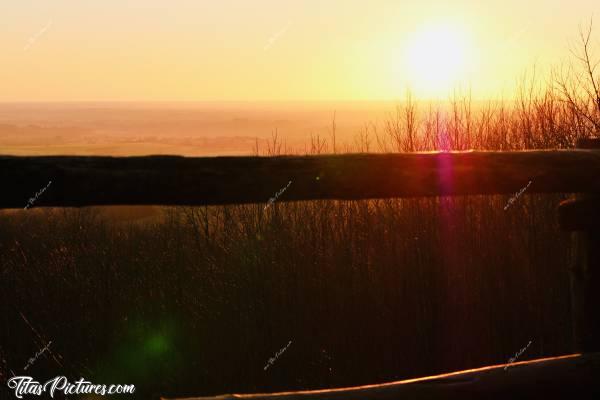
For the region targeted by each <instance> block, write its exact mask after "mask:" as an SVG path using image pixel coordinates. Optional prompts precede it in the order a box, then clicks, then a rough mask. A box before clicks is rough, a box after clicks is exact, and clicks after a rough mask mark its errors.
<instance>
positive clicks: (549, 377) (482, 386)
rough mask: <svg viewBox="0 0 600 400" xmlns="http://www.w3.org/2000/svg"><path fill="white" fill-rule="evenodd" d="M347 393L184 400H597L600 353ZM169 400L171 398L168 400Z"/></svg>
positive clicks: (360, 388)
mask: <svg viewBox="0 0 600 400" xmlns="http://www.w3.org/2000/svg"><path fill="white" fill-rule="evenodd" d="M504 367H505V365H497V366H491V367H484V368H479V369H474V370H468V371H461V372H455V373H451V374H444V375H437V376H431V377H427V378H420V379H410V380H405V381H399V382H391V383H385V384H379V385H368V386H360V387H353V388H344V389H330V390H315V391H300V392H286V393H272V394H264V393H263V394H244V395H238V394H235V395H222V396H214V397H193V398H186V399H179V400H234V399H238V400H257V399H265V400H299V399H302V400H317V399H318V400H365V399H369V400H384V399H385V400H389V399H395V400H400V399H410V400H419V399H429V400H436V399H440V400H441V399H444V400H447V399H461V400H462V399H492V400H494V399H502V400H506V399H515V398H519V399H520V398H523V399H562V398H571V397H573V396H576V397H577V398H578V399H597V398H599V397H598V396H599V395H600V379H598V377H600V353H593V354H586V355H580V354H574V355H568V356H562V357H554V358H546V359H539V360H532V361H524V362H517V363H513V364H511V365H510V366H509V367H508V368H507V369H506V370H505V368H504ZM165 400H166V398H165Z"/></svg>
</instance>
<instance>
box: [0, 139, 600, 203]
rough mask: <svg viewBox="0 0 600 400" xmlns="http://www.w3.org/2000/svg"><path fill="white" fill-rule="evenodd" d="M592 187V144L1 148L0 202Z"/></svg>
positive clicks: (597, 180) (599, 178)
mask: <svg viewBox="0 0 600 400" xmlns="http://www.w3.org/2000/svg"><path fill="white" fill-rule="evenodd" d="M530 180H531V181H532V184H531V185H530V186H529V187H528V189H527V191H526V194H528V193H548V192H567V193H570V192H587V193H600V151H598V150H560V151H525V152H450V153H407V154H345V155H322V156H289V157H207V158H186V157H177V156H148V157H76V156H48V157H14V156H0V182H1V185H2V196H0V208H23V207H25V206H26V205H27V202H28V199H29V198H30V197H32V196H34V195H35V194H36V192H38V191H40V189H41V188H44V187H46V186H47V185H48V182H49V181H52V184H51V185H50V186H49V187H48V189H47V190H46V191H44V193H43V194H41V195H40V196H39V198H38V199H37V200H36V201H35V204H34V207H39V206H62V207H65V206H67V207H68V206H90V205H127V204H131V205H136V204H138V205H143V204H155V205H160V204H162V205H205V204H234V203H238V204H242V203H266V202H267V201H268V200H269V198H271V197H273V196H274V194H275V193H277V192H278V191H279V190H280V189H281V188H283V187H285V186H287V185H288V184H289V182H290V181H291V182H292V183H291V184H289V188H288V189H287V190H286V191H285V192H284V193H282V195H281V197H280V198H279V199H278V201H290V200H312V199H368V198H390V197H419V196H445V195H468V194H501V193H511V194H512V193H515V192H517V191H519V190H520V189H521V188H522V187H524V186H525V185H527V183H528V182H529V181H530Z"/></svg>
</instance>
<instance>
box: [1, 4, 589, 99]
mask: <svg viewBox="0 0 600 400" xmlns="http://www.w3.org/2000/svg"><path fill="white" fill-rule="evenodd" d="M593 15H600V1H597V0H574V1H569V2H565V1H563V0H543V1H542V0H533V1H523V0H519V1H517V0H503V1H486V0H479V1H465V0H455V1H452V2H449V1H425V0H421V1H400V0H394V1H383V0H380V1H376V0H375V1H370V2H365V1H362V0H361V1H353V0H346V1H341V0H329V1H328V0H318V1H317V0H304V1H294V2H292V1H275V0H252V1H239V0H238V1H232V0H224V1H218V2H217V1H199V0H196V1H191V0H188V1H183V0H173V1H168V2H167V1H156V0H134V1H132V0H130V1H127V0H119V1H117V0H103V1H90V0H88V1H68V0H53V1H11V2H10V4H8V5H7V4H3V6H2V13H1V14H0V24H1V26H2V35H1V36H0V52H1V53H2V55H3V57H2V67H1V68H0V82H1V87H2V90H1V91H0V101H48V100H56V101H64V100H67V101H70V100H370V99H397V98H403V97H404V92H405V89H406V88H407V87H410V88H412V90H413V91H414V92H415V94H416V95H417V97H420V98H444V97H446V96H447V95H448V93H449V92H450V91H451V89H452V88H453V87H456V86H457V85H468V86H470V87H471V90H472V93H473V97H474V98H489V97H497V96H499V95H500V94H503V95H504V96H510V94H511V93H512V88H513V87H514V83H515V81H516V79H517V78H518V76H520V75H522V74H523V72H524V71H525V70H526V69H527V68H528V67H531V66H532V65H533V64H534V63H536V64H537V66H538V67H539V68H540V69H544V68H545V67H546V66H549V65H554V64H556V63H558V62H560V60H561V59H564V58H566V57H567V56H568V46H569V41H573V40H574V39H575V38H576V36H577V33H578V29H579V25H580V24H586V23H587V21H588V20H589V18H590V17H592V16H593ZM598 18H600V16H599V17H598ZM598 25H599V26H598V29H597V30H596V35H595V37H596V38H599V37H600V34H599V33H600V21H598ZM596 43H598V40H597V39H596Z"/></svg>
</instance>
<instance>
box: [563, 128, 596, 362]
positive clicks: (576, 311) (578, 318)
mask: <svg viewBox="0 0 600 400" xmlns="http://www.w3.org/2000/svg"><path fill="white" fill-rule="evenodd" d="M577 148H579V149H599V148H600V138H596V139H583V140H580V141H578V142H577ZM559 222H560V226H561V228H562V229H563V230H567V231H570V232H572V233H571V235H572V239H571V240H572V248H571V252H572V253H571V260H570V265H569V274H570V282H571V313H572V318H573V319H572V322H573V339H574V347H575V351H578V352H586V353H587V352H594V351H599V350H600V194H598V193H582V194H577V195H575V197H574V198H573V199H570V200H566V201H563V202H562V203H561V204H560V207H559Z"/></svg>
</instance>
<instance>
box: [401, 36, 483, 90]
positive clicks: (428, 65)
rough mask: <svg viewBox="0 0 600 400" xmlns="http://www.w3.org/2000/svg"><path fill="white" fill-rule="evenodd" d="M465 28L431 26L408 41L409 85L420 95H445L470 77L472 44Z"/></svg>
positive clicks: (406, 67) (407, 69)
mask: <svg viewBox="0 0 600 400" xmlns="http://www.w3.org/2000/svg"><path fill="white" fill-rule="evenodd" d="M469 39H470V38H469V35H468V34H467V33H466V31H465V30H463V29H461V28H460V27H457V26H452V25H443V24H438V25H432V26H426V27H423V28H422V29H420V30H418V31H417V32H415V33H414V34H413V36H412V37H411V38H410V39H409V40H408V42H407V46H406V49H405V54H404V63H405V71H407V73H408V77H407V78H408V82H409V86H410V87H411V88H412V89H414V90H416V91H417V92H419V93H421V94H423V95H430V96H444V95H446V94H448V93H449V91H451V90H452V89H453V88H454V87H456V86H457V85H459V84H461V83H464V82H465V81H467V80H468V78H469V73H470V72H471V70H472V67H473V62H472V56H473V46H472V44H471V43H470V40H469Z"/></svg>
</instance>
